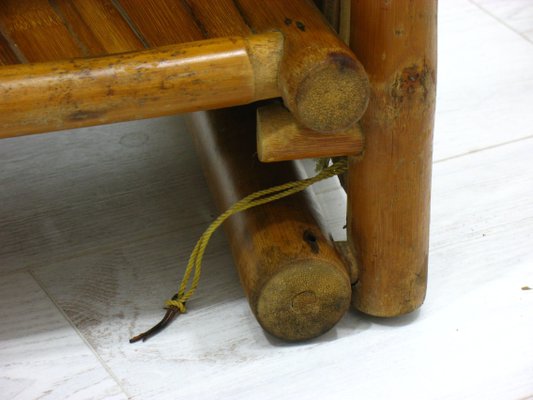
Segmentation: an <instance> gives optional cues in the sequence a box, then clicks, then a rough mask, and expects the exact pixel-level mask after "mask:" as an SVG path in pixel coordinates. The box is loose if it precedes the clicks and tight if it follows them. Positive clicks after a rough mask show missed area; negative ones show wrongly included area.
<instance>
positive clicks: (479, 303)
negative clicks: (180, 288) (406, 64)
mask: <svg viewBox="0 0 533 400" xmlns="http://www.w3.org/2000/svg"><path fill="white" fill-rule="evenodd" d="M531 4H532V3H531V1H529V0H513V1H503V0H476V1H467V0H449V1H448V0H441V2H440V26H439V33H440V62H439V88H438V111H437V123H436V131H435V161H436V162H435V165H434V178H433V183H434V186H433V203H432V207H433V208H432V228H431V234H432V236H431V257H430V275H429V291H428V297H427V300H426V303H425V305H424V306H423V308H422V309H421V311H419V312H416V313H414V314H413V315H409V316H406V317H402V318H397V319H393V320H379V319H375V318H369V317H365V316H363V315H360V314H356V313H353V312H352V313H350V314H348V315H346V317H345V318H344V319H343V320H341V322H340V323H339V324H338V325H337V327H336V328H335V329H333V330H332V331H331V332H329V333H328V334H326V335H325V336H324V337H322V338H319V339H317V340H314V341H311V342H310V343H306V344H300V345H287V344H284V343H282V342H279V341H277V340H275V339H272V338H271V337H269V336H267V335H265V334H264V333H263V332H262V330H261V329H260V328H259V326H258V325H257V323H256V322H255V320H254V318H253V316H252V315H251V313H250V311H249V308H248V305H247V303H246V300H245V299H244V296H243V293H242V290H241V288H240V286H239V283H238V279H237V275H236V272H235V271H234V268H233V265H232V259H231V256H230V255H229V251H228V248H227V244H226V241H225V238H224V237H223V235H222V234H217V235H215V237H214V239H213V242H212V243H211V244H210V247H209V250H208V253H207V256H206V260H205V273H204V277H203V281H202V283H201V286H200V289H199V291H198V294H197V295H196V296H195V300H194V302H191V304H190V310H191V312H190V313H189V314H187V315H186V316H182V317H180V318H179V321H176V323H174V324H173V325H172V326H171V327H170V328H169V329H168V330H167V331H164V332H163V333H161V334H160V335H159V336H158V337H157V339H154V340H151V341H148V342H146V343H143V344H138V345H130V344H129V343H128V342H127V339H128V338H129V337H130V336H131V335H132V334H134V333H138V332H139V331H140V330H143V329H144V328H146V327H148V326H149V325H150V324H151V323H152V322H153V321H154V319H155V318H157V317H159V316H160V311H161V302H162V300H163V299H164V298H166V296H167V295H168V294H169V293H172V292H173V289H174V285H175V280H177V279H178V278H179V275H180V273H179V272H180V268H181V267H182V264H183V262H182V260H184V259H186V258H187V256H188V253H189V251H190V249H191V247H192V246H193V244H194V242H195V240H196V238H197V237H198V235H199V234H200V233H201V232H202V230H203V229H204V228H205V226H206V224H207V223H208V222H209V221H211V219H212V218H213V215H214V214H215V213H216V211H215V209H214V207H213V205H212V203H211V200H210V197H209V193H208V191H207V189H206V186H205V183H204V180H203V177H202V173H201V170H200V166H199V164H198V161H197V159H196V157H195V155H194V152H193V151H192V148H191V143H190V138H189V136H188V135H187V134H186V133H185V131H184V127H183V124H182V121H181V119H180V118H178V117H174V118H162V119H157V120H150V121H141V122H135V123H126V124H118V125H113V126H105V127H95V128H88V129H82V130H77V131H72V132H62V133H55V134H48V135H39V136H30V137H21V138H17V139H8V140H3V141H1V142H0V399H37V398H39V399H67V398H74V399H100V398H102V399H108V398H111V399H114V398H117V399H120V398H134V399H182V398H183V399H189V400H190V399H239V398H241V399H250V398H254V399H272V398H280V399H289V398H290V399H292V398H298V399H316V398H327V399H354V398H360V399H389V398H397V399H403V398H409V399H467V398H472V399H526V398H531V399H533V290H522V287H524V286H530V287H533V159H532V156H531V154H533V36H532V30H531V28H532V27H533V11H532V10H533V7H532V6H531ZM318 193H319V197H320V198H321V200H322V201H323V202H325V203H329V204H330V205H331V204H332V202H333V203H335V204H341V205H342V204H343V201H344V198H343V196H342V194H341V193H340V192H339V190H338V188H337V186H335V185H332V184H331V183H330V184H328V185H325V186H322V187H320V188H319V189H318ZM340 208H342V207H329V208H328V219H329V221H330V222H331V223H332V226H333V227H334V229H335V230H336V232H337V233H336V235H337V236H339V235H342V229H341V224H342V215H341V214H339V213H338V212H337V210H338V209H340ZM19 285H20V286H19Z"/></svg>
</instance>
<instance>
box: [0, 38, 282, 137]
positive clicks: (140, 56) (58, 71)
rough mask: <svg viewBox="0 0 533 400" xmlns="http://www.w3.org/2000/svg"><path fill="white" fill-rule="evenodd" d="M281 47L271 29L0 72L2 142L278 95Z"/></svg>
mask: <svg viewBox="0 0 533 400" xmlns="http://www.w3.org/2000/svg"><path fill="white" fill-rule="evenodd" d="M282 45H283V37H282V35H281V34H280V33H277V32H270V33H265V34H260V35H252V36H250V37H247V38H243V37H230V38H221V39H211V40H203V41H197V42H191V43H186V44H179V45H173V46H165V47H161V48H155V49H151V50H145V51H139V52H132V53H123V54H115V55H109V56H104V57H95V58H85V59H84V58H80V59H73V60H67V61H53V62H46V63H34V64H21V65H9V66H4V67H0V137H10V136H17V135H22V134H29V133H38V132H48V131H54V130H61V129H71V128H78V127H82V126H91V125H99V124H105V123H111V122H119V121H126V120H132V119H142V118H150V117H157V116H162V115H171V114H176V113H183V112H190V111H197V110H203V109H216V108H220V107H229V106H234V105H239V104H247V103H250V102H253V101H257V100H261V99H266V98H272V97H276V96H279V95H280V93H279V89H278V84H277V75H278V70H277V69H278V65H279V62H280V59H281V56H282Z"/></svg>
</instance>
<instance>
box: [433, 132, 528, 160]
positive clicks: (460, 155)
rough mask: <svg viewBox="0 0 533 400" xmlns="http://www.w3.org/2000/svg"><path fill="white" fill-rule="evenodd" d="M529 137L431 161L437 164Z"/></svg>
mask: <svg viewBox="0 0 533 400" xmlns="http://www.w3.org/2000/svg"><path fill="white" fill-rule="evenodd" d="M531 139H533V135H529V136H524V137H522V138H518V139H513V140H509V141H508V142H501V143H497V144H493V145H491V146H487V147H482V148H480V149H474V150H470V151H467V152H466V153H461V154H456V155H454V156H449V157H445V158H441V159H439V160H435V161H433V164H438V163H441V162H445V161H449V160H454V159H456V158H461V157H465V156H469V155H471V154H475V153H479V152H482V151H485V150H491V149H495V148H497V147H501V146H507V145H509V144H514V143H518V142H521V141H523V140H531Z"/></svg>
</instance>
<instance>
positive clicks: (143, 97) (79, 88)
mask: <svg viewBox="0 0 533 400" xmlns="http://www.w3.org/2000/svg"><path fill="white" fill-rule="evenodd" d="M0 5H2V12H1V13H0V34H1V35H2V39H3V41H4V42H6V45H4V44H3V43H2V48H4V47H5V48H6V49H7V50H4V49H2V55H3V57H2V59H3V61H2V62H3V63H4V64H6V63H8V62H12V63H15V61H16V60H13V57H12V54H11V52H10V50H12V49H15V48H16V49H18V50H19V52H20V55H19V57H18V58H19V59H20V61H22V62H42V61H57V62H58V64H57V65H48V66H43V67H31V75H29V74H28V70H27V69H26V68H25V67H23V68H21V70H20V71H18V72H17V71H15V70H12V69H7V70H4V68H2V71H0V86H1V88H2V89H3V90H9V93H10V95H9V96H7V97H6V99H7V100H9V101H11V100H12V99H13V98H20V101H18V104H15V105H14V107H15V110H13V111H14V113H13V114H11V115H12V116H13V117H16V118H18V119H19V126H18V127H14V125H15V124H14V123H13V122H12V121H8V122H5V123H3V121H0V124H2V125H0V127H1V128H2V132H3V133H2V135H3V136H4V137H7V136H12V135H20V134H26V133H35V132H45V131H47V130H52V129H55V130H59V129H69V128H75V127H81V126H90V125H94V124H96V123H98V124H102V123H109V122H118V121H122V120H125V119H135V118H147V117H152V116H158V115H169V114H172V113H176V112H186V111H191V110H197V109H212V108H216V107H221V106H224V107H228V106H233V105H236V104H246V103H248V102H250V101H256V100H259V99H263V98H272V97H279V96H281V97H282V98H283V100H284V102H285V104H286V106H287V107H288V108H289V109H290V110H291V112H292V114H293V115H294V117H295V119H296V120H297V121H298V122H299V123H300V124H301V125H303V126H305V127H306V128H309V129H312V130H315V131H320V132H333V131H335V132H336V131H342V130H345V129H348V128H349V127H351V126H353V125H354V123H355V122H356V121H357V120H358V119H359V118H360V117H361V115H362V113H363V112H364V109H365V108H366V105H367V101H368V80H367V77H366V75H365V72H364V70H363V68H362V67H361V64H360V63H359V62H358V61H357V58H356V57H355V56H354V54H353V53H351V52H350V50H349V49H348V48H347V47H346V46H345V45H344V43H343V42H342V41H341V40H340V39H339V38H338V37H337V36H336V35H335V33H334V32H333V30H332V29H331V28H330V27H329V26H328V24H327V22H326V21H325V19H324V18H323V17H322V15H321V14H320V12H319V11H318V10H317V9H316V7H315V6H314V5H312V3H310V2H307V1H304V0H300V1H295V2H286V1H282V0H272V1H269V2H255V1H250V0H239V1H229V0H224V1H220V2H217V3H207V2H205V1H203V0H202V1H200V0H196V1H193V0H190V1H187V2H169V1H153V0H151V1H138V0H137V1H136V0H86V1H71V2H69V1H65V0H54V1H51V2H41V1H37V0H33V1H31V0H27V1H24V2H15V1H13V0H2V1H1V3H0ZM274 31H278V32H280V34H281V35H283V51H282V53H280V51H279V46H278V45H279V43H274V44H272V43H266V42H265V43H259V42H254V43H255V44H257V46H256V47H255V48H252V49H251V50H252V51H250V52H249V54H248V55H249V59H250V60H249V63H251V64H252V67H253V69H254V70H255V72H256V73H255V75H254V76H253V77H252V79H253V82H254V86H255V93H254V95H253V96H251V97H250V96H248V93H247V88H246V84H245V85H242V80H241V79H240V76H241V75H242V74H243V73H246V71H247V70H249V66H248V65H244V64H242V63H241V65H233V66H234V68H233V69H232V70H225V72H224V74H225V76H224V78H223V79H222V80H223V81H224V82H225V83H228V82H232V83H233V85H232V86H231V85H230V86H227V89H228V94H227V97H228V98H227V100H226V101H222V97H224V93H223V92H220V91H219V92H217V94H216V95H215V96H214V95H213V92H212V91H209V90H206V92H205V94H202V93H199V92H198V91H199V90H202V89H203V87H202V85H196V84H195V82H198V81H199V80H202V82H203V83H204V84H205V85H204V86H209V85H212V86H214V87H216V86H218V81H217V76H221V73H220V71H221V70H224V68H225V67H224V65H223V64H224V63H225V62H227V61H228V60H230V59H232V58H235V57H230V56H229V53H227V54H226V55H227V56H228V57H220V56H219V55H217V54H216V53H215V54H213V55H211V56H209V57H207V59H209V62H198V63H197V64H196V65H192V64H191V63H190V59H189V60H188V61H186V62H185V64H187V67H188V68H189V70H190V71H189V72H187V73H189V74H190V76H189V77H190V79H189V81H190V82H189V83H184V84H183V85H174V86H175V88H174V90H175V91H181V92H183V94H181V95H180V94H171V93H170V92H171V91H169V90H166V88H165V87H163V86H165V85H162V90H161V91H160V93H158V92H157V90H155V87H151V88H149V90H148V92H147V93H145V92H146V85H145V79H144V76H145V75H159V76H160V80H166V79H167V78H168V79H169V80H173V79H174V78H175V75H176V72H175V71H173V70H172V69H167V68H161V65H163V64H165V65H176V64H179V63H180V60H179V58H180V55H179V54H177V53H172V54H167V53H165V52H164V51H163V52H159V53H157V54H158V56H159V59H158V60H156V62H154V61H155V60H153V59H150V57H148V58H144V59H143V58H142V55H143V54H147V53H140V57H139V58H135V57H132V58H135V59H136V60H137V62H138V63H139V65H140V67H139V68H137V69H133V68H126V69H124V68H123V65H122V64H121V60H123V59H124V58H128V57H129V56H116V58H109V59H106V60H105V62H106V63H107V64H108V67H109V68H108V69H107V70H105V71H103V70H102V68H101V65H100V64H101V60H98V59H94V58H88V59H87V60H86V61H83V62H82V61H72V62H71V63H70V64H69V66H68V67H65V66H64V65H63V64H62V63H64V60H65V59H70V58H75V57H83V58H87V57H94V56H102V55H106V54H107V55H109V54H115V53H123V52H136V51H140V50H143V49H145V48H147V47H148V48H153V47H157V46H163V45H176V43H194V42H191V41H197V40H200V39H213V38H221V37H226V36H228V35H238V36H241V37H250V35H251V34H252V33H266V32H269V33H271V34H272V32H274ZM191 46H192V45H191ZM204 50H205V48H204ZM232 50H233V49H232V46H231V45H230V46H229V51H232ZM247 50H250V49H247ZM254 50H256V51H254ZM154 54H155V53H154ZM202 56H207V53H204V54H202ZM164 57H167V58H164ZM205 59H206V57H204V60H205ZM71 66H75V67H76V68H79V69H80V70H81V69H83V70H84V72H83V74H84V75H85V76H86V77H87V79H78V78H79V76H77V75H76V80H77V81H79V82H77V83H76V84H74V85H71V86H70V89H69V87H66V86H65V82H67V81H68V80H69V79H71V78H72V76H73V74H74V75H75V73H74V71H73V70H72V69H71V68H70V67H71ZM47 68H48V69H47ZM94 68H96V70H93V69H94ZM150 69H155V70H157V71H150ZM54 71H55V72H56V75H57V76H56V77H54V76H53V72H54ZM139 71H141V72H140V73H139ZM70 72H72V74H70ZM128 72H130V73H133V74H134V75H132V76H131V77H129V78H126V75H127V74H128ZM39 74H40V76H39ZM60 74H63V75H60ZM111 74H117V75H119V76H120V79H123V82H122V83H124V82H125V81H126V80H128V86H129V88H128V89H127V90H121V89H122V88H120V87H118V88H115V87H114V82H110V81H109V79H108V77H109V76H110V75H111ZM139 74H140V75H139ZM164 74H168V76H167V77H165V76H164ZM141 75H142V76H141ZM197 75H201V78H197V77H196V76H197ZM12 76H16V79H17V84H16V85H13V82H12V81H10V80H9V79H11V78H9V77H12ZM193 76H195V77H194V78H193ZM6 77H8V79H7V80H5V78H6ZM210 79H213V80H212V81H209V80H210ZM204 81H205V82H204ZM37 82H39V83H38V84H37V85H36V83H37ZM43 82H47V84H46V85H45V84H44V83H43ZM87 83H90V86H91V88H90V90H85V89H84V87H83V85H84V84H87ZM29 85H32V86H34V87H36V88H38V89H39V91H40V92H41V93H40V94H39V96H37V98H36V99H35V101H34V102H33V103H28V102H26V100H25V99H24V93H18V92H17V89H18V88H25V87H27V86H29ZM67 86H68V85H67ZM239 90H242V92H243V95H242V99H241V100H240V101H238V102H235V96H234V95H235V93H236V92H238V91H239ZM191 91H192V92H191ZM47 92H48V93H47ZM50 92H53V93H54V94H53V95H52V96H50ZM108 93H113V94H112V95H109V94H108ZM47 96H48V97H47ZM120 96H126V97H129V98H125V99H124V101H118V100H117V99H118V98H119V97H120ZM131 96H137V97H136V98H132V97H131ZM180 96H181V98H183V99H187V102H189V100H191V99H192V101H191V102H190V103H191V105H190V106H184V103H183V102H181V101H178V102H177V104H175V100H176V99H177V98H179V97H180ZM156 97H157V98H158V101H154V99H155V98H156ZM215 97H216V99H215V100H214V101H210V99H213V98H215ZM6 99H2V103H3V104H2V105H0V108H2V111H6V110H8V107H7V105H6V104H5V103H6ZM58 99H62V101H63V103H62V102H61V101H58ZM199 99H203V100H205V101H199ZM91 103H95V105H92V104H91ZM34 104H39V107H31V106H33V105H34ZM18 106H24V107H26V109H27V110H28V120H26V119H24V118H22V119H21V118H19V117H20V115H19V114H17V111H16V107H18ZM63 108H64V109H65V111H64V112H63V111H61V110H62V109H63ZM36 113H40V115H35V114H36ZM74 113H75V116H76V118H75V121H73V119H72V118H71V117H72V115H74ZM6 115H10V114H9V113H8V114H6ZM6 118H7V117H6ZM52 120H53V121H54V122H53V123H48V122H50V121H52ZM37 125H40V127H39V128H38V127H37ZM26 128H27V129H26Z"/></svg>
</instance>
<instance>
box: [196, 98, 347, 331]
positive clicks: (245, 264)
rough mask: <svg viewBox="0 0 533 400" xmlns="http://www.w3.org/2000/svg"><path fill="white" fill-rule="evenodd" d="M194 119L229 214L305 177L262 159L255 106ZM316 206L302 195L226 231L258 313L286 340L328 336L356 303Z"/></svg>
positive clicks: (239, 219)
mask: <svg viewBox="0 0 533 400" xmlns="http://www.w3.org/2000/svg"><path fill="white" fill-rule="evenodd" d="M188 120H189V125H190V127H191V130H192V131H193V133H194V137H195V142H196V147H197V150H198V153H199V155H200V157H201V159H202V162H203V165H204V170H205V173H206V176H207V179H208V182H209V184H210V187H211V191H212V193H213V195H214V198H215V200H216V203H217V205H218V208H219V209H220V210H221V211H222V210H225V209H227V208H229V207H230V206H231V205H232V204H233V203H235V202H236V201H238V200H240V199H241V198H243V197H245V196H246V195H248V194H251V193H253V192H255V191H258V190H261V189H265V188H269V187H271V186H273V185H278V184H282V183H285V182H287V181H291V180H295V179H298V178H299V177H300V175H299V174H298V172H297V171H296V169H295V166H294V164H292V163H289V162H288V163H275V164H262V163H260V162H259V160H258V159H257V156H256V154H255V138H254V130H255V108H254V107H253V106H247V107H239V108H234V109H229V110H220V111H211V112H201V113H195V114H192V115H190V116H188ZM316 207H317V206H316V203H315V200H314V199H313V198H312V197H311V195H310V194H309V193H300V194H296V195H294V196H291V197H288V198H285V199H282V200H278V201H276V202H273V203H268V204H265V205H263V206H261V207H257V208H253V209H249V210H247V211H245V212H242V213H239V214H236V215H234V216H232V217H231V218H230V219H229V220H228V221H226V222H225V226H224V227H225V230H226V233H227V236H228V238H229V241H230V245H231V248H232V252H233V255H234V259H235V262H236V265H237V268H238V271H239V276H240V279H241V283H242V285H243V288H244V291H245V293H246V295H247V297H248V300H249V303H250V306H251V309H252V311H253V313H254V314H255V316H256V318H257V320H258V321H259V323H260V324H261V325H262V327H263V328H264V329H265V330H266V331H268V332H270V333H271V334H273V335H275V336H277V337H279V338H282V339H285V340H304V339H309V338H312V337H315V336H318V335H320V334H322V333H324V332H325V331H327V330H329V329H330V328H331V327H332V326H333V325H334V324H335V323H336V322H337V321H338V320H339V319H340V318H341V316H342V315H343V314H344V312H345V311H346V309H347V307H348V306H349V303H350V294H351V289H350V280H349V277H348V273H347V271H346V267H345V266H344V264H343V262H342V261H341V259H340V258H339V255H338V254H337V252H336V251H335V249H334V247H333V246H332V244H331V242H330V240H329V239H328V236H327V235H326V234H325V233H324V232H323V229H322V228H321V225H320V222H319V216H318V214H317V209H316Z"/></svg>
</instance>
